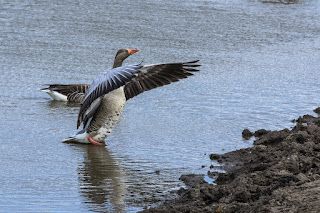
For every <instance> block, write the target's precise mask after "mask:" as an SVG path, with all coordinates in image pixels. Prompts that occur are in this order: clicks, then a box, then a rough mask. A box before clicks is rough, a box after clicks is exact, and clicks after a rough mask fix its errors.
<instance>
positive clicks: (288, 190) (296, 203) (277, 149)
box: [145, 108, 320, 213]
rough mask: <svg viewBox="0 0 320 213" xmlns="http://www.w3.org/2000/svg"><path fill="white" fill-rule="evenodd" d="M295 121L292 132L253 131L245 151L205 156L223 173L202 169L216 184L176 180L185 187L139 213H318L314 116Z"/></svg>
mask: <svg viewBox="0 0 320 213" xmlns="http://www.w3.org/2000/svg"><path fill="white" fill-rule="evenodd" d="M316 111H317V112H320V108H317V110H316ZM295 122H296V126H295V127H294V128H293V129H292V130H288V129H284V130H280V131H259V135H261V136H259V137H260V138H258V139H257V140H256V141H254V146H253V147H251V148H247V149H241V150H236V151H233V152H229V153H226V154H223V155H217V154H212V155H210V159H212V160H218V162H221V163H222V165H223V166H224V169H225V170H226V171H227V172H226V173H218V172H215V171H212V172H210V171H208V174H209V175H212V176H214V177H217V178H216V181H215V183H216V184H217V185H211V184H208V183H206V182H204V181H203V179H201V178H199V176H196V175H187V176H182V177H181V180H183V181H184V182H185V183H186V185H188V186H189V188H188V189H180V190H179V192H178V194H179V198H178V199H176V200H174V201H171V202H169V203H166V204H164V205H162V206H159V207H157V208H153V209H148V210H145V212H224V213H228V212H320V118H319V117H314V116H310V115H305V116H302V117H299V118H298V119H297V120H295ZM246 132H247V133H249V132H250V131H249V130H248V131H246ZM256 132H257V131H256ZM247 133H246V134H245V135H248V134H247ZM250 133H252V132H250ZM243 135H244V134H243ZM210 168H211V167H210ZM213 170H214V167H213Z"/></svg>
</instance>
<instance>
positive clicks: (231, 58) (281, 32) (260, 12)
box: [0, 0, 320, 212]
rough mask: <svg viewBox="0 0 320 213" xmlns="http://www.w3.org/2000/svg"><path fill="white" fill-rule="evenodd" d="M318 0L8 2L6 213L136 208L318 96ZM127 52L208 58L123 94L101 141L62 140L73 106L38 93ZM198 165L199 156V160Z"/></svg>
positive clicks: (1, 8)
mask: <svg viewBox="0 0 320 213" xmlns="http://www.w3.org/2000/svg"><path fill="white" fill-rule="evenodd" d="M319 10H320V3H319V1H317V0H310V1H301V2H300V3H298V4H272V3H262V2H260V1H249V0H228V1H218V0H212V1H205V0H193V1H191V0H186V1H183V2H181V1H158V0H151V1H148V2H145V1H141V0H137V1H108V2H106V1H101V0H100V1H99V0H95V1H90V2H88V1H81V0H80V1H77V2H73V1H23V2H22V1H7V0H4V1H1V3H0V66H1V69H0V72H1V78H0V94H1V96H0V104H1V105H0V120H1V121H0V134H1V136H2V139H1V146H0V147H1V148H0V150H1V156H0V160H1V164H0V170H1V173H0V178H1V182H2V184H1V185H0V211H1V212H106V211H107V212H135V211H138V210H141V209H142V208H143V207H145V206H151V205H154V203H157V202H158V201H163V200H164V199H165V197H167V196H168V195H170V194H171V192H172V191H173V190H174V189H177V188H179V187H181V186H183V184H182V183H181V182H180V181H179V180H178V178H179V177H180V175H181V174H187V173H200V174H205V173H206V172H207V171H208V170H209V166H210V164H211V163H213V162H211V161H210V159H209V154H211V153H225V152H228V151H232V150H235V149H240V148H244V147H248V146H251V145H252V141H245V140H243V139H242V138H241V132H242V130H243V129H244V128H249V129H251V130H257V129H259V128H265V129H272V130H275V129H282V128H290V127H291V126H293V124H292V123H291V120H292V119H295V118H297V117H298V116H299V115H302V114H307V113H309V114H312V113H313V112H312V110H313V109H314V108H316V107H318V106H319V78H320V72H319V70H320V63H319V58H320V54H319V52H320V36H319V35H320V34H319V32H320V26H319V23H320V17H319ZM120 48H139V49H140V51H139V52H138V53H136V54H134V55H133V56H130V57H129V58H128V59H127V60H126V62H125V63H126V64H132V63H140V62H141V61H143V62H144V63H145V64H149V63H150V64H152V63H161V62H176V61H188V60H194V59H200V60H201V61H200V63H201V64H202V67H201V72H199V73H197V74H196V75H195V76H193V77H190V78H188V79H186V80H183V81H181V82H178V83H175V84H172V85H168V86H165V87H163V88H157V89H155V90H152V91H149V92H146V93H143V94H141V95H139V96H137V97H135V98H134V99H132V100H130V101H128V102H127V105H126V108H125V111H124V113H123V115H122V117H121V119H120V121H119V123H118V125H117V126H116V127H115V129H114V130H113V132H112V134H111V136H110V137H109V138H108V139H107V140H106V143H107V144H108V146H107V147H96V146H87V145H70V144H63V143H61V140H62V139H63V138H65V137H67V136H69V135H70V134H72V133H74V132H76V130H75V127H76V119H77V113H78V106H77V105H74V104H66V103H60V102H55V101H52V100H51V99H50V98H49V97H48V96H47V95H46V94H44V93H41V92H39V91H37V88H41V87H43V85H44V84H47V83H90V82H91V81H92V80H93V79H94V78H95V77H96V76H97V75H98V74H99V73H101V72H104V71H105V70H107V69H109V68H110V67H111V66H112V62H113V58H114V55H115V53H116V51H117V50H118V49H120ZM203 166H204V167H203Z"/></svg>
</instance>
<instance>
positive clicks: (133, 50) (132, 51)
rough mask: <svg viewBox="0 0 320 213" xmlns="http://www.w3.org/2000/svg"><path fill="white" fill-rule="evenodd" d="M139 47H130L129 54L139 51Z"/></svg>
mask: <svg viewBox="0 0 320 213" xmlns="http://www.w3.org/2000/svg"><path fill="white" fill-rule="evenodd" d="M138 51H139V49H128V52H129V55H132V54H133V53H136V52H138Z"/></svg>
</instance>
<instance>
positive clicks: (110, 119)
mask: <svg viewBox="0 0 320 213" xmlns="http://www.w3.org/2000/svg"><path fill="white" fill-rule="evenodd" d="M125 104H126V98H125V95H124V92H123V89H122V88H119V89H117V90H114V91H112V92H110V93H108V94H106V95H105V96H104V97H103V99H102V102H101V104H100V106H99V109H98V111H97V113H96V115H95V118H94V119H93V121H92V124H91V125H90V126H94V129H95V130H96V135H95V136H93V139H94V140H96V141H104V140H105V139H106V138H107V137H108V136H109V135H110V133H111V131H112V129H113V127H114V125H115V124H116V122H117V121H118V120H119V118H120V116H121V114H122V112H123V110H124V106H125Z"/></svg>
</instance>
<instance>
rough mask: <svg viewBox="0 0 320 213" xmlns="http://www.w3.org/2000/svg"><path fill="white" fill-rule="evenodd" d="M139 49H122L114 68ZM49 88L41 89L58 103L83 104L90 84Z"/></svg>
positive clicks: (61, 85)
mask: <svg viewBox="0 0 320 213" xmlns="http://www.w3.org/2000/svg"><path fill="white" fill-rule="evenodd" d="M138 51H139V50H138V49H120V50H118V52H117V54H116V56H115V59H114V63H113V68H117V67H121V66H122V62H123V61H124V60H125V59H126V58H127V57H128V56H130V55H132V54H134V53H136V52H138ZM48 86H49V87H46V88H42V89H39V90H40V91H42V92H46V93H47V94H48V95H50V96H51V97H52V98H53V99H54V100H56V101H68V102H76V103H81V101H82V100H83V98H84V95H85V93H86V91H87V89H88V88H89V86H90V84H51V85H48Z"/></svg>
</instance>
